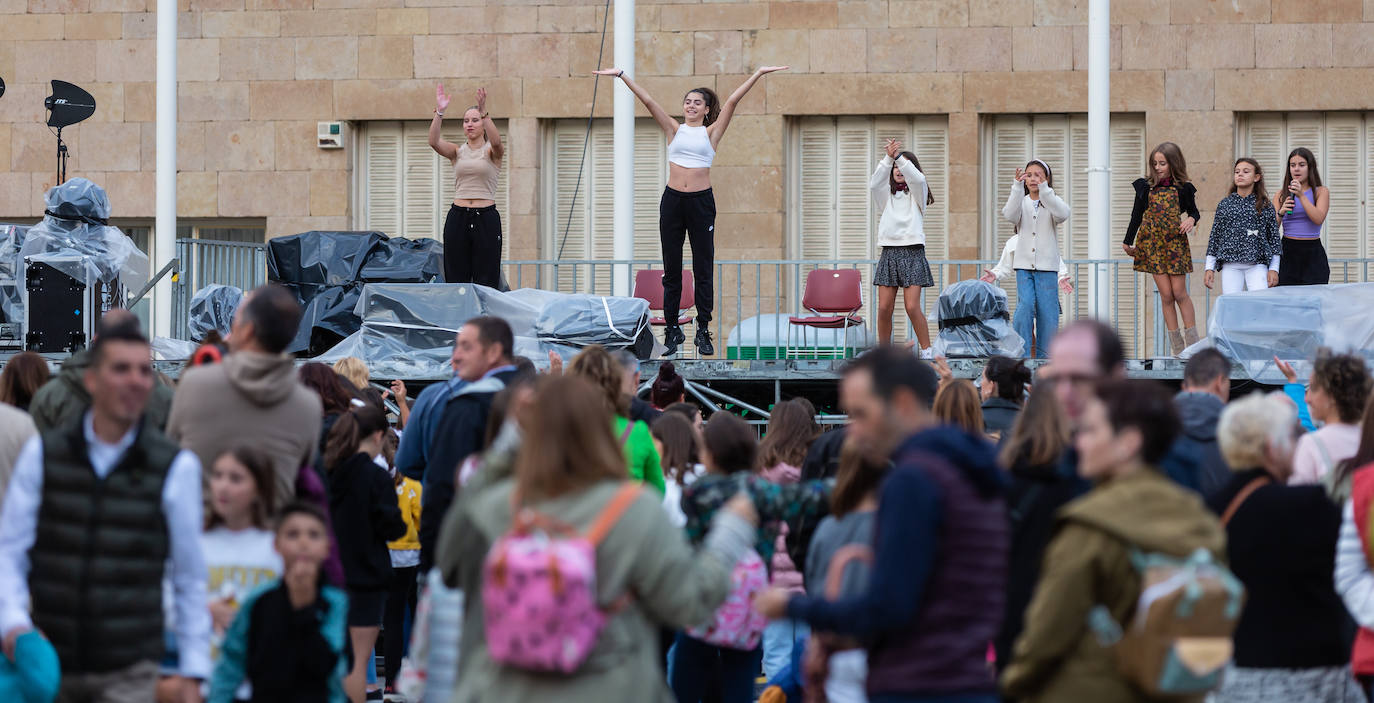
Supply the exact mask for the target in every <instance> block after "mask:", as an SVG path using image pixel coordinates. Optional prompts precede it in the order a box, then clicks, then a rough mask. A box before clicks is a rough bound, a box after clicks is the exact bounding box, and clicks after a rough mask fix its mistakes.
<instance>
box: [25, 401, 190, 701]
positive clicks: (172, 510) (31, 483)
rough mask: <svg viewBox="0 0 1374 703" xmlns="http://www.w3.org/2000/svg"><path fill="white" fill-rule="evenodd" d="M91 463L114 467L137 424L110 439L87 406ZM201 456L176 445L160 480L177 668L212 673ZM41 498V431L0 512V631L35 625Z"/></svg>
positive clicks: (105, 471)
mask: <svg viewBox="0 0 1374 703" xmlns="http://www.w3.org/2000/svg"><path fill="white" fill-rule="evenodd" d="M83 427H84V430H85V433H86V444H87V446H88V447H89V454H88V456H89V458H90V460H91V466H92V467H93V468H94V469H95V473H96V475H97V476H99V477H100V478H102V479H103V478H105V477H106V476H109V475H110V472H111V471H114V469H115V467H116V466H117V465H118V464H119V461H120V459H122V458H123V456H124V453H125V452H126V451H128V449H129V447H130V446H132V445H133V443H134V439H135V436H136V434H135V433H136V429H134V430H130V431H129V433H128V434H126V435H124V436H123V437H122V438H120V440H119V441H118V442H116V443H114V444H108V443H106V442H104V441H101V439H100V438H99V437H98V436H97V435H96V433H95V428H94V426H93V425H92V424H91V415H90V413H89V412H88V413H87V414H86V419H85V422H84V425H83ZM200 487H201V474H200V460H198V459H197V458H196V455H195V454H192V453H191V452H188V451H181V452H178V453H177V455H176V458H175V459H173V460H172V465H171V467H170V469H169V471H168V474H167V479H166V481H164V482H163V485H162V505H161V509H162V513H163V515H164V516H165V517H166V521H167V536H168V539H169V541H170V551H171V560H170V561H171V570H172V591H173V593H174V594H175V601H176V638H177V650H178V652H179V654H180V673H181V674H182V675H183V676H186V677H188V678H196V679H208V678H209V676H210V671H211V665H210V609H209V606H208V605H207V603H206V597H205V588H206V587H205V581H206V569H205V560H204V559H203V557H202V555H201V551H200V532H201V528H202V526H203V525H202V509H201V492H200ZM42 500H43V439H42V437H41V436H40V437H33V438H32V439H30V440H29V441H28V443H27V444H25V445H24V448H23V449H22V450H20V452H19V459H18V460H17V461H16V462H15V464H14V475H13V476H12V477H11V478H10V485H9V491H8V492H7V493H6V494H5V502H4V509H3V512H0V633H8V632H11V631H13V630H15V629H16V628H20V629H27V628H32V627H33V620H32V619H31V618H30V616H29V566H30V562H29V550H30V549H32V548H33V545H34V541H35V540H36V539H37V534H38V511H39V508H40V507H41V503H42Z"/></svg>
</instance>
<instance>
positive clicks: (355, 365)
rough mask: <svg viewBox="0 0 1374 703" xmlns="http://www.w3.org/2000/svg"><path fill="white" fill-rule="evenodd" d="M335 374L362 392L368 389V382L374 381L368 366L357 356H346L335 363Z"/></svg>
mask: <svg viewBox="0 0 1374 703" xmlns="http://www.w3.org/2000/svg"><path fill="white" fill-rule="evenodd" d="M334 373H336V374H339V375H340V376H343V377H344V378H346V379H348V382H349V383H352V384H353V386H354V387H355V388H357V389H358V390H360V391H361V390H365V389H367V384H368V382H369V381H371V380H372V374H371V372H370V371H368V370H367V364H365V363H363V360H362V359H359V358H358V357H356V356H345V357H344V358H342V359H339V360H338V361H336V362H334Z"/></svg>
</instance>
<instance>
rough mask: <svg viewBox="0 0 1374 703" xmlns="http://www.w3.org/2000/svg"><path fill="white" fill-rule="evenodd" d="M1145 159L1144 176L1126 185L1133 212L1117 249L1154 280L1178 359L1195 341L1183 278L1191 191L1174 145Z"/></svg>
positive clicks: (1193, 206) (1188, 260)
mask: <svg viewBox="0 0 1374 703" xmlns="http://www.w3.org/2000/svg"><path fill="white" fill-rule="evenodd" d="M1149 160H1150V167H1149V171H1148V173H1147V175H1146V177H1145V178H1138V179H1136V180H1135V182H1134V183H1132V184H1131V185H1133V186H1134V187H1135V207H1134V208H1133V209H1132V210H1131V223H1130V225H1129V226H1127V228H1126V240H1125V241H1124V242H1123V243H1122V248H1123V249H1124V250H1125V251H1126V253H1127V254H1129V255H1130V256H1131V257H1132V258H1134V259H1135V270H1136V271H1140V272H1142V273H1148V274H1150V275H1152V276H1154V279H1155V287H1156V288H1158V289H1159V302H1160V303H1161V305H1162V306H1163V308H1164V310H1163V312H1164V326H1165V327H1166V328H1167V329H1168V331H1169V347H1170V349H1171V350H1172V352H1173V354H1174V356H1178V354H1179V353H1180V352H1182V351H1183V349H1184V348H1185V347H1187V346H1188V345H1190V344H1193V343H1194V342H1196V341H1198V333H1197V316H1196V312H1195V311H1194V309H1193V301H1192V299H1191V298H1189V297H1188V274H1190V273H1192V272H1193V255H1192V251H1191V250H1190V249H1189V246H1188V235H1189V234H1192V232H1193V228H1194V227H1196V226H1197V221H1198V218H1199V217H1201V215H1200V214H1199V213H1198V209H1197V202H1196V201H1197V188H1195V187H1193V184H1192V183H1191V182H1189V180H1188V164H1187V162H1186V161H1185V160H1184V158H1183V151H1182V150H1180V149H1179V148H1178V145H1177V144H1174V143H1173V142H1164V143H1163V144H1160V145H1159V146H1157V147H1155V149H1154V150H1153V151H1151V152H1150V159H1149ZM1137 235H1139V236H1137ZM1180 317H1182V325H1183V327H1182V330H1180V329H1179V322H1180V321H1179V318H1180Z"/></svg>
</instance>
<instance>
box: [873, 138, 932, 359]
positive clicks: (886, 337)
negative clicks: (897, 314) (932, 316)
mask: <svg viewBox="0 0 1374 703" xmlns="http://www.w3.org/2000/svg"><path fill="white" fill-rule="evenodd" d="M885 150H886V152H887V153H886V155H885V156H884V157H883V160H882V161H880V162H879V163H878V168H877V170H875V171H874V172H873V177H872V178H870V179H869V183H868V187H869V189H870V190H872V191H873V201H874V202H875V203H876V204H877V206H878V211H879V212H881V213H882V215H881V217H880V218H879V219H878V247H879V248H880V249H881V250H882V251H881V254H879V256H878V270H877V272H876V273H875V275H874V279H873V282H874V283H875V284H876V285H877V286H878V344H879V345H885V344H891V343H892V313H893V310H894V309H895V308H896V306H897V289H898V288H900V289H901V290H902V302H903V304H904V305H905V307H906V314H907V317H909V318H911V327H912V329H913V330H915V332H916V341H917V342H919V343H920V345H921V355H922V356H923V357H925V358H929V357H930V329H929V327H928V324H927V322H926V316H925V313H924V312H922V311H921V289H922V288H928V287H930V286H933V285H935V279H934V277H933V276H931V273H930V263H929V262H928V261H926V233H925V229H924V226H923V217H924V215H925V209H926V207H927V206H929V205H931V204H932V203H934V202H935V196H933V195H931V194H930V187H929V186H928V185H927V184H926V177H925V174H924V173H922V172H921V164H920V162H919V161H917V160H916V155H915V154H913V153H911V152H909V151H902V143H901V142H899V141H897V140H895V139H889V140H887V147H886V149H885Z"/></svg>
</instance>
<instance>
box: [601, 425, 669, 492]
mask: <svg viewBox="0 0 1374 703" xmlns="http://www.w3.org/2000/svg"><path fill="white" fill-rule="evenodd" d="M629 422H630V421H629V420H627V419H625V418H623V417H617V418H616V419H615V422H613V423H612V427H611V429H612V430H614V431H615V438H616V440H617V441H619V440H620V438H621V437H624V436H625V426H626V425H627V424H628V423H629ZM621 447H622V448H623V449H624V450H625V461H626V462H627V463H628V465H629V469H630V478H632V479H634V480H636V481H639V482H640V483H645V484H648V485H650V486H653V487H654V490H656V491H658V496H659V497H660V498H662V497H663V494H664V491H666V490H667V487H666V486H665V485H664V483H663V464H662V459H661V458H660V457H659V456H658V450H657V449H655V448H654V436H653V435H652V434H650V432H649V426H648V425H646V424H644V421H643V420H636V421H635V424H634V427H633V428H631V429H630V436H629V438H628V439H626V440H625V441H624V442H621Z"/></svg>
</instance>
